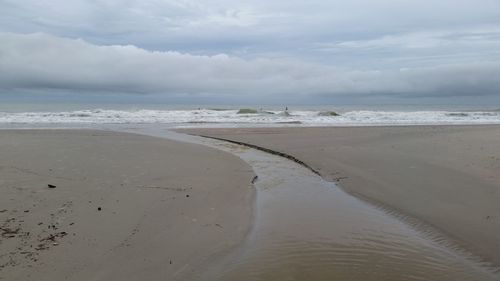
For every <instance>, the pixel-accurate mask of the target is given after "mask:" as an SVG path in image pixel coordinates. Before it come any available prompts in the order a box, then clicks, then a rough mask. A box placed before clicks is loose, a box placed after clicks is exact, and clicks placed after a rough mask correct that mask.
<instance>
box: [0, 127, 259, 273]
mask: <svg viewBox="0 0 500 281" xmlns="http://www.w3.org/2000/svg"><path fill="white" fill-rule="evenodd" d="M0 172H1V174H2V177H1V178H0V191H1V196H0V227H1V229H0V234H1V239H0V249H1V251H0V280H9V281H10V280H23V281H24V280H42V281H43V280H177V279H182V278H184V277H185V276H188V275H189V274H190V272H191V271H192V270H193V269H195V268H199V267H200V265H202V264H205V263H207V262H208V261H210V260H211V259H213V258H214V257H216V256H219V255H223V254H224V253H226V252H229V251H231V250H232V249H233V248H234V247H235V246H237V245H239V244H240V243H241V241H242V240H243V239H244V237H245V236H246V234H247V232H248V231H249V228H250V226H251V222H252V218H253V204H254V189H253V187H252V184H251V181H252V179H253V177H254V173H253V171H252V169H251V167H250V166H249V165H247V164H246V163H244V162H243V161H242V160H240V159H238V158H237V157H235V156H233V155H231V154H228V153H224V152H221V151H219V150H215V149H211V148H207V147H203V146H200V145H193V144H186V143H180V142H176V141H171V140H165V139H160V138H154V137H148V136H141V135H136V134H128V133H116V132H104V131H96V130H2V131H0Z"/></svg>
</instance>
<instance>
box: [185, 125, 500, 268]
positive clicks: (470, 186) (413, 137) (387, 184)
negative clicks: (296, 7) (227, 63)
mask: <svg viewBox="0 0 500 281" xmlns="http://www.w3.org/2000/svg"><path fill="white" fill-rule="evenodd" d="M182 132H188V133H191V134H199V135H204V136H211V137H217V138H223V139H228V140H232V141H237V142H243V143H249V144H253V145H257V146H261V147H264V148H268V149H271V150H274V151H278V152H281V153H286V154H288V155H291V156H293V157H295V158H297V159H299V160H301V161H303V162H304V163H305V164H306V165H308V166H310V167H311V168H312V169H314V170H315V171H317V172H319V173H320V175H321V176H322V177H323V178H325V179H327V180H329V181H335V182H338V184H339V185H340V186H341V187H342V188H343V189H344V190H346V191H348V192H349V193H351V194H353V195H356V196H358V197H361V198H364V199H366V200H368V201H371V202H373V203H375V204H377V205H380V206H382V207H383V208H385V209H387V210H389V211H395V212H396V213H397V214H399V215H400V216H403V217H404V216H409V217H410V218H412V219H417V220H419V221H422V222H425V223H426V224H428V225H431V226H432V227H434V228H436V229H438V230H440V231H441V232H443V233H444V234H445V235H447V236H449V237H450V238H453V239H454V240H456V241H458V242H459V243H460V244H461V245H462V246H464V247H465V248H466V249H468V250H470V251H471V252H473V253H475V254H478V255H480V256H481V257H483V258H484V259H485V260H487V261H490V262H492V263H494V264H496V265H499V264H500V254H499V253H500V239H498V237H500V217H499V214H500V204H498V202H500V173H499V171H500V141H499V140H500V126H494V125H489V126H488V125H481V126H409V127H402V126H400V127H324V128H238V129H190V130H182Z"/></svg>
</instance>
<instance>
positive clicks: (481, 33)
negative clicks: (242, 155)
mask: <svg viewBox="0 0 500 281" xmlns="http://www.w3.org/2000/svg"><path fill="white" fill-rule="evenodd" d="M0 7H1V9H0V99H2V98H4V99H6V98H9V99H13V98H14V99H15V98H16V97H22V98H23V99H28V100H29V99H30V98H33V99H38V100H39V99H43V98H45V97H47V98H49V97H52V98H54V97H59V98H65V97H72V98H74V97H80V98H84V97H90V98H91V99H106V98H108V99H109V97H112V99H124V100H126V99H131V100H137V99H145V100H147V99H148V98H151V97H161V98H162V99H164V100H166V101H168V100H171V101H177V102H179V101H180V102H182V101H184V102H211V103H222V102H231V103H260V104H262V103H267V102H268V103H279V102H281V101H283V100H287V101H290V102H292V103H307V104H314V103H318V104H321V103H336V102H341V103H352V104H356V103H441V104H447V103H449V104H471V103H474V104H492V103H493V104H500V0H475V1H473V0H440V1H435V0H432V1H431V0H419V1H417V0H413V1H411V0H350V1H337V0H332V1H326V0H322V1H319V0H310V1H298V0H287V1H284V0H274V1H264V0H253V1H229V0H227V1H226V0H217V1H210V0H204V1H194V0H164V1H160V0H142V1H133V0H122V1H117V0H114V1H111V0H97V1H88V0H87V1H81V0H73V1H69V0H65V1H63V0H60V1H50V0H47V1H34V0H0Z"/></svg>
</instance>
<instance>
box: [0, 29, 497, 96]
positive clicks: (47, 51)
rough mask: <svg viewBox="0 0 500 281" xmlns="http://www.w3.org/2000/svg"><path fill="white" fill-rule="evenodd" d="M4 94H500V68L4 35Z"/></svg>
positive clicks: (0, 81) (0, 78) (0, 57)
mask: <svg viewBox="0 0 500 281" xmlns="http://www.w3.org/2000/svg"><path fill="white" fill-rule="evenodd" d="M0 41H1V42H2V44H1V45H0V92H2V93H8V92H11V91H32V90H38V91H40V90H42V91H49V92H50V91H54V90H65V91H66V92H99V93H101V92H111V93H139V94H151V93H154V94H161V95H165V96H177V95H186V96H206V95H208V96H211V97H214V98H215V99H217V98H220V99H223V98H225V97H231V98H234V99H238V98H241V99H243V98H245V99H247V98H248V97H251V98H252V99H254V100H260V101H264V100H266V99H270V98H273V97H287V96H288V97H300V98H303V99H305V98H311V99H314V98H318V97H336V96H348V97H361V96H375V97H377V96H380V97H383V96H386V97H390V96H393V95H398V96H402V97H420V96H425V97H427V96H440V97H448V96H449V97H456V96H471V97H477V96H491V95H497V96H498V95H499V94H500V80H498V77H500V62H498V61H497V62H495V61H488V62H480V61H479V62H473V63H466V64H447V65H440V66H434V67H424V68H407V69H397V70H365V71H360V70H355V69H348V68H340V67H335V66H332V65H325V64H319V63H310V62H304V61H300V60H290V59H266V58H262V59H242V58H238V57H234V56H229V55H226V54H219V55H213V56H200V55H192V54H188V53H179V52H173V51H165V52H163V51H162V52H160V51H148V50H145V49H141V48H138V47H135V46H131V45H110V46H105V45H104V46H100V45H95V44H91V43H88V42H86V41H84V40H81V39H67V38H60V37H55V36H51V35H47V34H41V33H37V34H29V35H21V34H13V33H0Z"/></svg>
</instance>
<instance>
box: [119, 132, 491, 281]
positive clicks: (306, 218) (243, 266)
mask: <svg viewBox="0 0 500 281" xmlns="http://www.w3.org/2000/svg"><path fill="white" fill-rule="evenodd" d="M115 130H120V131H126V132H134V133H140V134H146V135H153V136H158V137H165V138H169V139H175V140H180V141H184V142H193V143H198V144H202V145H206V146H209V147H212V148H216V149H220V150H223V151H226V152H229V153H232V154H234V155H237V156H238V157H240V158H241V159H243V160H244V161H245V162H247V163H248V164H249V165H250V166H251V167H252V168H253V170H254V171H255V173H256V174H257V175H258V179H257V181H256V182H255V183H254V185H255V188H256V189H257V192H256V194H257V195H256V202H255V220H254V224H253V226H252V228H251V230H250V232H249V234H248V236H247V238H246V239H245V241H244V242H243V243H242V244H241V246H240V247H238V248H237V249H235V250H234V251H233V252H231V253H229V254H227V255H225V256H222V257H220V258H219V259H216V260H213V261H210V262H208V263H207V266H206V267H204V268H200V269H199V271H198V272H196V273H195V276H193V279H194V280H239V281H246V280H273V281H275V280H280V281H287V280H353V281H354V280H356V281H359V280H364V281H369V280H386V281H388V280H389V281H390V280H398V281H399V280H407V281H410V280H453V281H455V280H462V281H465V280H471V281H472V280H474V281H479V280H500V274H499V272H498V270H497V269H496V268H494V267H491V266H489V265H488V264H486V263H483V262H481V261H480V259H478V258H476V257H475V256H474V255H472V254H470V253H468V252H465V251H463V250H460V248H458V247H455V246H453V245H454V244H453V243H451V242H447V241H445V240H443V238H442V237H440V236H438V235H437V234H436V235H434V234H432V233H429V232H428V231H421V230H419V229H418V227H415V226H413V225H411V224H409V223H407V222H405V221H404V220H400V219H398V218H397V216H394V215H392V214H390V213H388V212H386V211H384V210H382V209H380V208H377V207H375V206H373V205H371V204H369V203H366V202H364V201H362V200H360V199H357V198H356V197H353V196H351V195H349V194H347V193H345V192H344V191H342V190H341V189H340V188H339V187H337V186H336V185H335V184H334V183H331V182H327V181H324V180H323V179H322V178H321V177H320V176H318V175H316V174H314V173H313V172H312V171H310V170H309V169H307V168H305V167H303V166H301V165H299V164H297V163H295V162H293V161H290V160H288V159H286V158H282V157H279V156H275V155H272V154H269V153H266V152H262V151H259V150H255V149H251V148H247V147H244V146H241V145H236V144H232V143H228V142H224V141H219V140H213V139H206V138H201V137H195V136H187V135H182V134H177V133H173V132H168V131H166V130H164V129H161V128H155V127H154V126H153V127H142V128H141V127H137V128H125V127H121V128H119V129H116V128H115ZM436 237H440V238H439V239H438V238H436Z"/></svg>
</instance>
